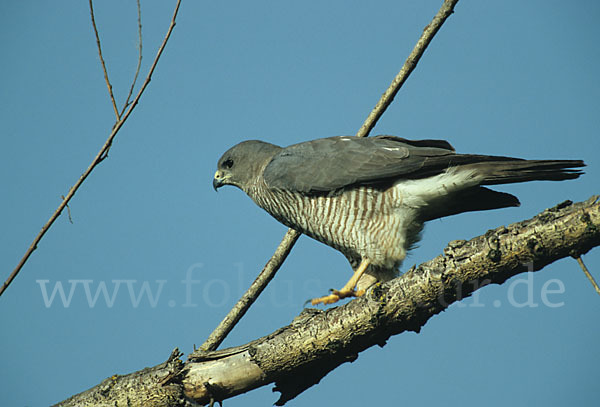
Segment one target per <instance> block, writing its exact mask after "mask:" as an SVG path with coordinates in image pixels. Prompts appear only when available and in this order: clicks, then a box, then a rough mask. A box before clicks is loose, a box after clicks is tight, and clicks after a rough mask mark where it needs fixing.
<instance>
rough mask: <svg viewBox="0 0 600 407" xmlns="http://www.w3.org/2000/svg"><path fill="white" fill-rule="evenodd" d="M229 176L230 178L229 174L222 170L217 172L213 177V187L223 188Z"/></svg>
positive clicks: (216, 188)
mask: <svg viewBox="0 0 600 407" xmlns="http://www.w3.org/2000/svg"><path fill="white" fill-rule="evenodd" d="M228 178H229V176H226V175H225V174H223V173H222V172H221V171H217V172H215V176H214V178H213V188H214V190H215V191H216V190H218V189H219V188H221V187H222V186H223V185H225V184H226V182H225V181H226V180H227V179H228Z"/></svg>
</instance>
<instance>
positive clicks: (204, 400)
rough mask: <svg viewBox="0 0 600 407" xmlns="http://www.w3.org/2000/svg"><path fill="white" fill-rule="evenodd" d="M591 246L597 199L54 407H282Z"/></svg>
mask: <svg viewBox="0 0 600 407" xmlns="http://www.w3.org/2000/svg"><path fill="white" fill-rule="evenodd" d="M598 245H600V201H599V199H598V197H592V198H590V199H589V200H587V201H585V202H580V203H576V204H573V203H571V202H569V201H567V202H564V203H562V204H559V205H557V206H555V207H554V208H551V209H547V210H545V211H544V212H542V213H540V214H538V215H536V216H535V217H534V218H532V219H529V220H526V221H523V222H519V223H515V224H512V225H510V226H508V227H504V226H501V227H499V228H496V229H494V230H490V231H488V232H487V233H485V234H484V235H482V236H479V237H476V238H474V239H471V240H469V241H463V240H461V241H453V242H450V243H449V244H448V246H447V247H446V248H445V249H444V253H443V254H442V255H440V256H438V257H436V258H435V259H433V260H431V261H429V262H426V263H423V264H421V265H420V266H418V267H416V268H413V269H411V270H409V271H408V272H406V273H405V274H403V275H402V276H400V277H398V278H396V279H394V280H392V281H390V282H388V283H385V284H381V285H377V286H375V287H374V288H373V289H372V290H370V291H369V292H368V293H367V294H366V295H365V296H364V297H361V298H358V299H356V300H354V301H351V302H349V303H348V304H346V305H343V306H340V307H336V308H330V309H327V310H325V311H321V310H315V309H307V310H304V311H303V312H302V313H301V314H300V315H299V316H298V317H297V318H295V319H294V320H293V321H292V323H291V324H290V325H288V326H286V327H283V328H281V329H279V330H277V331H275V332H273V333H272V334H270V335H267V336H265V337H263V338H260V339H257V340H255V341H253V342H250V343H248V344H246V345H243V346H240V347H236V348H229V349H224V350H221V351H213V352H202V351H196V352H194V353H192V354H191V355H190V356H189V358H188V361H187V362H185V363H183V362H181V361H180V360H179V359H178V358H177V354H176V353H173V354H172V355H171V357H170V358H169V360H168V361H167V362H165V363H163V364H161V365H158V366H156V367H153V368H147V369H144V370H141V371H139V372H135V373H132V374H129V375H126V376H114V377H111V378H109V379H106V380H105V381H103V382H102V383H101V384H99V385H98V386H96V387H94V388H92V389H90V390H88V391H86V392H83V393H81V394H79V395H76V396H74V397H72V398H70V399H68V400H66V401H64V402H62V403H60V404H59V405H60V406H75V405H77V406H85V405H92V404H93V405H96V406H105V405H106V406H186V405H187V406H191V405H197V404H208V403H210V402H211V400H212V401H220V400H224V399H227V398H230V397H234V396H235V395H237V394H240V393H244V392H247V391H249V390H252V389H254V388H257V387H260V386H263V385H265V384H269V383H275V384H276V386H275V390H278V391H279V392H281V397H280V399H279V401H278V402H277V405H282V404H284V403H285V402H286V401H288V400H290V399H292V398H294V397H295V396H296V395H298V394H299V393H301V392H302V391H304V390H306V389H307V388H308V387H310V386H312V385H314V384H316V383H318V382H319V381H320V379H321V378H322V377H324V376H325V375H326V374H327V373H329V372H330V371H332V370H334V369H335V368H336V367H337V366H339V365H340V364H342V363H344V362H349V361H353V360H355V359H356V358H357V357H358V354H359V353H360V352H361V351H363V350H365V349H367V348H369V347H371V346H374V345H379V346H383V345H385V343H386V341H387V339H388V338H389V337H390V336H391V335H396V334H399V333H402V332H405V331H415V332H418V331H419V330H420V329H421V327H422V326H423V325H424V324H425V323H426V322H427V320H429V318H431V317H432V316H434V315H436V314H438V313H439V312H441V311H443V310H444V309H446V308H447V307H448V306H449V305H450V304H452V303H453V302H455V301H459V300H461V299H463V298H465V297H468V296H469V295H471V294H472V293H473V292H474V291H475V290H477V289H479V288H481V287H483V286H485V285H487V284H490V283H494V284H502V283H503V282H504V281H506V280H507V279H509V278H510V277H512V276H514V275H516V274H519V273H522V272H525V271H528V269H529V271H537V270H541V269H542V268H543V267H545V266H546V265H548V264H550V263H552V262H554V261H556V260H559V259H561V258H564V257H568V256H579V255H581V254H584V253H586V252H587V251H589V250H590V249H591V248H593V247H596V246H598ZM531 265H532V267H533V270H531Z"/></svg>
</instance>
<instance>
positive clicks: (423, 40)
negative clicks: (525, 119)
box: [200, 0, 458, 350]
mask: <svg viewBox="0 0 600 407" xmlns="http://www.w3.org/2000/svg"><path fill="white" fill-rule="evenodd" d="M456 3H458V0H444V3H443V4H442V7H441V8H440V10H439V11H438V12H437V14H436V15H435V17H434V18H433V20H432V21H431V23H429V24H428V25H427V27H425V29H424V30H423V34H421V37H420V38H419V40H418V41H417V44H416V45H415V47H414V48H413V50H412V52H411V53H410V55H409V56H408V58H407V59H406V61H405V62H404V65H403V66H402V68H401V69H400V72H398V74H397V75H396V77H395V78H394V80H393V81H392V83H391V84H390V86H389V87H388V88H387V89H386V91H385V92H384V93H383V95H381V99H380V100H379V102H377V104H376V105H375V107H374V108H373V111H372V112H371V113H370V114H369V116H368V117H367V119H366V120H365V122H364V123H363V125H362V126H361V128H360V130H359V131H358V133H356V136H357V137H367V136H368V135H369V133H370V132H371V130H372V129H373V127H375V124H377V121H378V120H379V118H380V117H381V116H382V115H383V113H384V112H385V110H386V109H387V108H388V106H389V105H390V103H392V101H393V100H394V96H396V93H398V91H399V90H400V88H401V87H402V85H403V84H404V82H406V80H407V79H408V77H409V76H410V74H411V72H412V71H413V70H414V69H415V67H416V66H417V63H418V62H419V60H420V59H421V57H422V56H423V53H424V52H425V50H426V49H427V46H428V45H429V44H430V43H431V41H432V40H433V37H434V36H435V34H436V33H437V32H438V31H439V29H440V28H441V27H442V24H444V22H445V21H446V19H447V18H448V17H450V15H451V14H452V13H453V12H454V6H456ZM300 235H301V233H300V232H298V231H297V230H294V229H288V231H287V233H286V235H285V236H284V237H283V240H282V241H281V243H280V244H279V246H278V247H277V250H276V251H275V254H273V256H272V257H271V259H270V260H269V262H268V263H267V265H266V266H265V267H264V268H263V270H262V271H261V273H260V275H259V276H258V277H257V278H256V280H255V281H254V283H252V286H251V287H250V288H249V289H248V291H247V292H246V293H245V294H244V295H243V296H242V298H241V299H240V300H239V301H238V302H237V304H235V306H234V307H233V308H232V309H231V311H229V313H228V314H227V316H225V318H224V319H223V320H222V321H221V323H220V324H219V326H217V328H215V330H214V331H213V332H212V333H211V334H210V336H209V338H208V339H207V340H206V342H204V344H202V346H201V347H200V349H201V350H215V349H217V347H218V346H219V344H221V342H223V340H224V339H225V338H226V337H227V335H228V334H229V332H231V330H232V329H233V327H234V326H235V325H236V324H237V323H238V321H239V320H240V319H241V318H242V317H243V316H244V314H245V313H246V311H247V310H248V309H249V308H250V306H251V305H252V304H253V303H254V301H256V299H257V298H258V296H259V295H260V293H261V292H262V291H263V290H264V289H265V287H266V286H267V284H269V282H270V281H271V280H272V279H273V277H274V276H275V273H276V272H277V270H279V268H280V267H281V265H282V264H283V262H284V261H285V259H286V257H287V254H288V253H289V252H290V251H291V250H292V248H293V247H294V244H295V243H296V241H297V240H298V238H299V237H300ZM278 253H286V255H285V256H280V255H278Z"/></svg>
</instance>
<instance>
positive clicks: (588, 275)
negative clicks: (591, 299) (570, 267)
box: [575, 256, 600, 295]
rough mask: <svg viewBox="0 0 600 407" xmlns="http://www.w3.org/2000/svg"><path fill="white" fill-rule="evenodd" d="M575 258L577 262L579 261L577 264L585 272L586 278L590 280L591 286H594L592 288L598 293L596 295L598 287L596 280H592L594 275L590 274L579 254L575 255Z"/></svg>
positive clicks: (599, 290) (599, 291) (598, 290)
mask: <svg viewBox="0 0 600 407" xmlns="http://www.w3.org/2000/svg"><path fill="white" fill-rule="evenodd" d="M575 260H577V263H579V266H580V267H581V269H582V270H583V272H584V273H585V276H586V277H587V278H588V280H590V283H592V287H594V290H596V292H597V293H598V295H600V287H598V283H597V282H596V280H594V277H593V276H592V274H591V273H590V271H589V270H588V268H587V267H586V265H585V263H584V262H583V260H581V256H576V257H575Z"/></svg>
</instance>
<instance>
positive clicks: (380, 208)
mask: <svg viewBox="0 0 600 407" xmlns="http://www.w3.org/2000/svg"><path fill="white" fill-rule="evenodd" d="M248 192H249V195H250V197H251V198H252V199H253V200H254V201H255V202H256V204H257V205H259V206H260V207H261V208H263V209H264V210H266V211H267V212H268V213H270V214H271V215H272V216H273V217H275V218H276V219H277V220H279V221H280V222H281V223H283V224H285V225H287V226H289V227H291V228H294V229H296V230H298V231H300V232H302V233H304V234H306V235H308V236H310V237H312V238H314V239H316V240H318V241H320V242H322V243H324V244H326V245H329V246H332V247H334V248H336V249H338V250H339V251H341V252H342V253H343V254H344V255H345V256H346V257H348V258H349V259H355V260H360V259H364V258H367V259H369V260H370V261H371V263H372V264H373V265H374V266H381V267H385V268H388V269H391V268H393V269H396V268H397V267H399V266H400V263H401V262H402V260H403V259H404V258H405V257H406V251H407V250H408V249H409V246H410V245H411V244H413V243H414V242H415V241H416V240H417V236H418V234H419V232H420V229H421V225H416V227H415V226H414V225H415V219H416V210H413V209H411V208H408V207H406V206H404V205H403V204H402V199H401V198H402V197H401V196H399V193H398V190H397V189H396V188H388V189H385V190H381V189H376V188H372V187H368V186H361V187H357V188H347V189H343V190H340V191H336V192H335V193H330V194H322V195H308V194H302V193H298V192H290V191H285V190H280V189H270V188H268V187H266V186H265V185H264V184H263V183H258V185H256V187H255V188H252V189H251V190H249V191H248ZM407 233H408V236H407ZM411 235H414V236H411Z"/></svg>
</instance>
